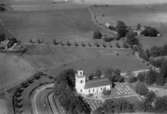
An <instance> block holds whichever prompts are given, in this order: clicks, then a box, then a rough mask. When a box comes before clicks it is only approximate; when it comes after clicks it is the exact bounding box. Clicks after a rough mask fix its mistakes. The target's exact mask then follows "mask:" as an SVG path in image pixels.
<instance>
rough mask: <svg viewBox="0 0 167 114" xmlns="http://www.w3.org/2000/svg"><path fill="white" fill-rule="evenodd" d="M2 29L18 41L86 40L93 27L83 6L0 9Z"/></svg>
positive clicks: (94, 27)
mask: <svg viewBox="0 0 167 114" xmlns="http://www.w3.org/2000/svg"><path fill="white" fill-rule="evenodd" d="M0 18H1V19H2V21H3V22H4V25H5V27H6V29H8V30H9V32H11V33H12V34H13V35H14V36H16V37H17V38H18V39H20V40H22V41H29V40H30V39H42V40H44V41H46V42H48V41H52V40H53V39H61V40H63V39H66V40H81V41H85V40H90V38H92V31H94V30H95V29H96V28H97V27H96V26H95V25H94V23H93V22H92V21H91V16H90V14H89V12H88V9H87V8H77V7H76V8H69V9H68V8H67V9H66V8H64V9H61V10H52V11H34V12H32V11H28V12H21V11H18V12H7V13H1V14H0Z"/></svg>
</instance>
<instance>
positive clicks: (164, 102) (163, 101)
mask: <svg viewBox="0 0 167 114" xmlns="http://www.w3.org/2000/svg"><path fill="white" fill-rule="evenodd" d="M155 111H156V112H166V111H167V96H164V97H158V98H156V102H155Z"/></svg>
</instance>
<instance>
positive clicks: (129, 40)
mask: <svg viewBox="0 0 167 114" xmlns="http://www.w3.org/2000/svg"><path fill="white" fill-rule="evenodd" d="M126 39H127V40H126V41H127V43H128V44H129V45H131V46H132V45H138V44H139V41H138V39H137V38H136V34H135V33H134V32H133V31H129V32H128V33H127V35H126Z"/></svg>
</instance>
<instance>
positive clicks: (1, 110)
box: [0, 98, 9, 114]
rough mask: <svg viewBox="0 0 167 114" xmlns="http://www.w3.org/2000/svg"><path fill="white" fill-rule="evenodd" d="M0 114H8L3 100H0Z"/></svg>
mask: <svg viewBox="0 0 167 114" xmlns="http://www.w3.org/2000/svg"><path fill="white" fill-rule="evenodd" d="M0 114H9V110H8V108H7V102H6V100H5V99H2V98H1V99H0Z"/></svg>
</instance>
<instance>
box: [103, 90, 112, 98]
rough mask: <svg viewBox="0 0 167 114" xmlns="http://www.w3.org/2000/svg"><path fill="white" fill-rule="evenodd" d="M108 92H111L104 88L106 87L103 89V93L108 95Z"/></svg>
mask: <svg viewBox="0 0 167 114" xmlns="http://www.w3.org/2000/svg"><path fill="white" fill-rule="evenodd" d="M110 94H111V90H106V89H104V90H103V95H105V96H109V95H110Z"/></svg>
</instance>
